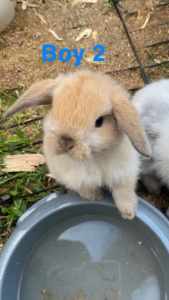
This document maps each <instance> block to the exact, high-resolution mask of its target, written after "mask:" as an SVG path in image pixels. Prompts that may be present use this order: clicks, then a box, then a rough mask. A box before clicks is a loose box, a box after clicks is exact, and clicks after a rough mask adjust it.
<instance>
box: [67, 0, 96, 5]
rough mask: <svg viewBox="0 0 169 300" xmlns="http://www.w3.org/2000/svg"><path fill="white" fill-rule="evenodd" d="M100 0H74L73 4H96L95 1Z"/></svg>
mask: <svg viewBox="0 0 169 300" xmlns="http://www.w3.org/2000/svg"><path fill="white" fill-rule="evenodd" d="M97 1H98V0H74V1H72V6H75V5H77V4H79V3H91V4H94V3H97Z"/></svg>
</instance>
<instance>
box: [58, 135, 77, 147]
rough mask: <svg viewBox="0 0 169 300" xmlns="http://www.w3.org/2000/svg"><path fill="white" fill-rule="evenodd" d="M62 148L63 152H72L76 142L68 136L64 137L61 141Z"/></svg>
mask: <svg viewBox="0 0 169 300" xmlns="http://www.w3.org/2000/svg"><path fill="white" fill-rule="evenodd" d="M59 143H60V146H61V147H62V148H63V150H66V151H68V150H71V149H72V148H73V147H74V144H75V142H74V140H73V139H72V138H71V137H70V136H68V135H62V136H61V137H60V140H59Z"/></svg>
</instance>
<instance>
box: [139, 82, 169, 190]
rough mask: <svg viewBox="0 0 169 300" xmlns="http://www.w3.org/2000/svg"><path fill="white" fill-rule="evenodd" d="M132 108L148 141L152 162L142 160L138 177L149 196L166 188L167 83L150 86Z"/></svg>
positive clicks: (168, 149) (168, 153) (168, 140)
mask: <svg viewBox="0 0 169 300" xmlns="http://www.w3.org/2000/svg"><path fill="white" fill-rule="evenodd" d="M133 104H134V105H135V107H136V109H137V110H138V112H139V114H140V117H141V120H142V124H143V126H144V128H145V131H146V133H147V135H148V137H149V141H150V144H151V148H152V158H151V159H149V160H145V159H143V160H142V168H141V174H142V179H143V182H144V184H145V185H146V187H147V188H148V190H149V191H150V192H154V193H159V192H160V188H161V186H162V185H166V186H167V187H168V188H169V80H168V79H162V80H159V81H156V82H153V83H151V84H149V85H147V86H146V87H144V88H143V89H141V90H139V91H138V92H136V94H135V95H134V97H133Z"/></svg>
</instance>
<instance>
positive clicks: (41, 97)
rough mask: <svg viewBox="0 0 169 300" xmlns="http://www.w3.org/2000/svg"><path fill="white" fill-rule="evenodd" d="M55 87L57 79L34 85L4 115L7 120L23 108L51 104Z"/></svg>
mask: <svg viewBox="0 0 169 300" xmlns="http://www.w3.org/2000/svg"><path fill="white" fill-rule="evenodd" d="M56 85H57V79H56V80H54V79H46V80H42V81H39V82H37V83H34V84H33V85H32V86H31V87H30V88H29V89H28V90H27V91H26V92H25V93H24V94H23V95H22V96H21V97H19V99H18V100H17V101H16V102H15V103H14V104H13V105H12V106H11V107H10V108H9V109H8V110H7V111H6V113H4V115H3V118H7V117H9V116H11V115H13V114H14V113H16V112H19V111H22V110H24V109H25V108H28V107H31V106H37V105H47V104H51V102H52V94H53V89H54V88H55V86H56Z"/></svg>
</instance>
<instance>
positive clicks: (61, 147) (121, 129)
mask: <svg viewBox="0 0 169 300" xmlns="http://www.w3.org/2000/svg"><path fill="white" fill-rule="evenodd" d="M42 104H51V109H50V110H49V113H48V114H47V116H46V117H45V120H44V140H43V141H44V143H43V149H44V153H45V156H46V161H47V164H48V167H49V170H50V172H51V174H52V175H53V177H54V178H56V180H57V181H58V182H60V183H61V184H64V185H65V186H66V187H67V188H69V189H71V190H73V191H76V192H78V193H79V194H80V195H81V196H82V197H84V198H87V199H97V198H98V197H99V195H100V189H101V188H102V187H107V188H108V189H109V190H110V191H111V192H112V193H113V197H114V200H115V203H116V205H117V207H118V209H119V210H120V212H121V214H122V216H123V217H124V218H128V219H132V218H133V217H134V216H135V213H136V207H137V196H136V194H135V185H136V182H137V176H138V173H139V162H140V159H139V154H138V153H137V151H139V152H141V153H142V154H143V155H146V156H149V155H150V147H149V143H148V141H147V139H146V135H145V133H144V130H143V128H142V127H141V125H140V120H139V116H138V113H137V111H136V110H135V108H134V106H133V105H132V104H131V102H130V101H129V95H128V93H127V92H126V91H125V90H124V88H123V87H121V86H120V85H119V84H118V83H117V82H115V81H113V80H112V79H111V78H110V77H109V76H108V75H104V74H102V73H99V72H92V71H88V70H79V71H77V72H75V73H70V74H66V75H60V76H58V77H57V78H56V79H49V80H43V81H41V82H39V83H35V84H33V85H32V87H30V89H28V91H26V92H25V93H24V94H23V96H21V98H20V99H18V101H17V102H16V103H15V104H14V105H13V106H12V107H11V108H10V109H9V110H8V111H7V113H6V115H5V116H6V117H7V116H9V115H11V114H13V113H15V112H17V111H20V110H22V109H24V108H25V107H29V106H35V105H42ZM133 146H134V147H135V148H134V147H133ZM135 149H137V151H136V150H135Z"/></svg>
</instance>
